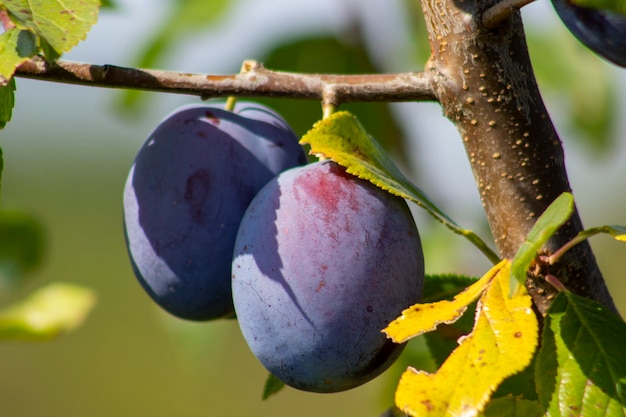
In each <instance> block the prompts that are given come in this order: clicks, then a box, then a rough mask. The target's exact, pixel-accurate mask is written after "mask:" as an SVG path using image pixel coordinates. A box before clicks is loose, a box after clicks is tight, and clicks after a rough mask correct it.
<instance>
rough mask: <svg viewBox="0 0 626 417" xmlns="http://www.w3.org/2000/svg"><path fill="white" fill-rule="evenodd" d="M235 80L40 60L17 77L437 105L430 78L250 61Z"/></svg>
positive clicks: (27, 65) (241, 94)
mask: <svg viewBox="0 0 626 417" xmlns="http://www.w3.org/2000/svg"><path fill="white" fill-rule="evenodd" d="M244 66H245V70H244V71H243V72H242V73H240V74H236V75H208V74H190V73H179V72H170V71H159V70H147V69H135V68H124V67H118V66H113V65H91V64H83V63H76V62H66V61H57V62H54V63H49V62H46V61H44V60H43V59H41V58H36V59H31V60H29V61H27V62H25V63H24V64H22V65H20V67H19V68H18V69H17V71H16V73H15V75H16V76H18V77H25V78H32V79H37V80H43V81H53V82H61V83H69V84H80V85H88V86H93V87H107V88H124V89H138V90H147V91H155V92H165V93H176V94H189V95H196V96H201V97H203V98H209V97H226V96H238V97H252V96H266V97H270V96H271V97H283V98H287V97H288V98H299V99H311V100H320V101H324V102H325V103H327V104H332V105H339V104H340V103H346V102H357V101H359V102H365V101H386V102H399V101H432V100H435V99H436V98H435V92H434V90H433V87H432V85H431V81H430V79H429V78H428V75H427V73H422V72H406V73H398V74H363V75H330V74H298V73H290V72H280V71H270V70H268V69H266V68H264V67H263V65H262V64H260V63H257V62H255V61H246V63H244Z"/></svg>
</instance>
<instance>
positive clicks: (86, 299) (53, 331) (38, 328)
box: [0, 283, 96, 341]
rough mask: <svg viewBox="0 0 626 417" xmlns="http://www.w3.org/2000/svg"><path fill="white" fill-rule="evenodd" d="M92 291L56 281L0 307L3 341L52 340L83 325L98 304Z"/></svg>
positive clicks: (0, 331)
mask: <svg viewBox="0 0 626 417" xmlns="http://www.w3.org/2000/svg"><path fill="white" fill-rule="evenodd" d="M95 301H96V298H95V294H94V293H93V291H92V290H90V289H87V288H84V287H81V286H78V285H73V284H65V283H53V284H48V285H47V286H45V287H42V288H40V289H38V290H37V291H35V292H34V293H33V294H31V295H30V296H29V297H28V298H27V299H25V300H23V301H20V302H19V303H17V304H14V305H11V306H9V307H7V308H4V309H2V310H0V340H32V341H40V340H49V339H51V338H54V337H56V336H59V335H61V334H65V333H68V332H70V331H72V330H74V329H76V328H77V327H78V326H80V325H81V324H82V323H83V321H84V320H85V318H86V317H87V315H88V313H89V312H90V311H91V309H92V308H93V307H94V305H95Z"/></svg>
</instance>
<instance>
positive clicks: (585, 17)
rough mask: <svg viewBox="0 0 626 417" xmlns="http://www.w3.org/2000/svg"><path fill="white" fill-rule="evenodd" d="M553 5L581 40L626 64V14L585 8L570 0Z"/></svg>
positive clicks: (597, 51)
mask: <svg viewBox="0 0 626 417" xmlns="http://www.w3.org/2000/svg"><path fill="white" fill-rule="evenodd" d="M552 4H553V6H554V9H555V10H556V12H557V14H558V15H559V17H560V18H561V20H562V21H563V23H564V24H565V26H567V28H568V29H569V30H570V32H572V34H574V36H576V38H578V40H579V41H581V42H582V43H583V44H585V45H587V47H588V48H589V49H591V50H592V51H594V52H595V53H597V54H598V55H600V56H602V57H604V58H605V59H607V60H609V61H611V62H613V63H614V64H616V65H619V66H622V67H626V16H624V15H622V14H619V13H616V12H612V11H609V10H596V9H591V8H587V7H581V6H578V5H576V4H573V3H572V2H571V1H570V0H552Z"/></svg>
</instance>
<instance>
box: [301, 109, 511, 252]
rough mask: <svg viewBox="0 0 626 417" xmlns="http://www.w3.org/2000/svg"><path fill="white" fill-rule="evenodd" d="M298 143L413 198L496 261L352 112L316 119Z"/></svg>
mask: <svg viewBox="0 0 626 417" xmlns="http://www.w3.org/2000/svg"><path fill="white" fill-rule="evenodd" d="M300 142H301V143H302V144H305V145H310V146H311V153H312V154H315V155H318V156H320V155H321V156H323V157H325V158H330V159H332V160H333V161H335V162H337V163H338V164H339V165H341V166H343V167H345V168H346V171H347V172H349V173H350V174H352V175H355V176H357V177H359V178H363V179H365V180H368V181H370V182H372V183H373V184H374V185H376V186H378V187H380V188H382V189H383V190H386V191H387V192H389V193H391V194H394V195H396V196H399V197H402V198H406V199H408V200H411V201H413V202H414V203H416V204H417V205H419V206H420V207H422V208H424V209H425V210H426V211H427V212H428V213H430V214H431V215H432V216H433V217H434V218H435V219H437V220H439V221H440V222H441V223H443V224H444V225H445V226H447V227H448V228H449V229H450V230H452V231H454V232H455V233H458V234H460V235H462V236H464V237H465V238H467V239H468V240H469V241H470V242H472V243H473V244H474V245H475V246H476V247H477V248H478V249H480V250H481V252H483V253H484V254H485V255H486V256H487V257H488V258H489V259H490V260H491V261H492V262H494V263H497V262H499V257H498V255H496V254H495V252H493V250H492V249H490V248H489V246H488V245H487V244H486V243H485V242H484V241H483V240H482V239H480V237H478V235H476V234H475V233H474V232H473V231H471V230H467V229H463V228H461V227H459V226H458V225H457V224H456V223H455V222H454V221H453V220H452V219H450V217H448V216H447V215H446V214H445V213H444V212H443V211H442V210H441V209H440V208H439V207H437V206H436V205H435V204H434V203H433V202H432V201H431V200H430V198H428V197H427V196H426V194H425V193H424V192H423V191H422V190H420V189H419V188H418V187H417V186H416V185H414V184H413V183H411V181H409V180H408V179H407V178H406V177H405V176H404V174H403V173H402V172H401V171H400V169H398V167H397V166H396V165H395V164H394V162H393V161H392V160H391V158H389V156H388V155H387V154H386V153H385V151H384V149H383V148H382V147H381V146H380V144H379V143H378V142H376V140H374V139H373V138H372V137H370V136H369V135H368V134H367V132H366V131H365V129H364V128H363V126H362V125H361V124H360V123H359V121H358V120H357V118H356V117H355V116H354V115H353V114H351V113H349V112H346V111H340V112H337V113H334V114H332V115H331V116H329V117H327V118H325V119H323V120H320V121H318V122H317V123H315V124H314V125H313V128H312V129H311V130H309V131H308V132H307V133H306V134H305V135H304V136H303V137H302V139H301V141H300Z"/></svg>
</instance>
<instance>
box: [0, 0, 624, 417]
mask: <svg viewBox="0 0 626 417" xmlns="http://www.w3.org/2000/svg"><path fill="white" fill-rule="evenodd" d="M218 3H219V7H215V8H212V9H210V10H209V9H207V8H206V7H203V6H204V5H205V4H206V3H205V2H202V1H198V0H184V1H182V0H181V1H175V0H167V1H166V0H160V1H158V2H154V1H147V0H145V1H121V0H118V1H116V2H115V5H114V8H113V9H112V10H111V11H107V12H104V13H102V14H101V16H100V18H99V22H98V24H97V25H96V26H95V27H94V29H93V31H92V32H91V33H90V34H89V36H88V38H87V39H86V41H84V42H82V43H81V44H80V45H79V47H78V48H77V49H75V50H73V51H72V52H71V53H70V54H68V55H67V56H66V57H65V58H67V59H74V60H79V61H86V62H93V63H110V64H119V65H126V66H133V65H137V66H148V67H157V68H164V69H174V70H183V71H196V72H209V73H219V72H229V73H233V72H237V71H238V68H239V66H240V64H241V61H242V60H243V59H247V58H254V59H258V60H259V61H262V62H265V63H266V66H267V67H269V68H276V69H281V70H294V71H305V72H341V73H349V72H375V71H405V70H414V69H419V68H421V67H422V66H423V62H424V58H425V56H426V55H427V45H426V43H425V39H426V38H425V35H424V33H423V27H422V22H421V20H420V19H421V17H420V16H419V14H418V12H417V10H418V9H419V7H418V2H417V1H416V0H415V1H410V0H406V1H404V2H402V1H399V0H398V1H396V2H393V6H389V2H384V1H373V2H371V3H368V5H370V6H371V7H369V8H367V9H365V8H361V7H359V4H360V2H358V1H347V0H346V1H330V0H327V1H324V2H308V1H307V2H298V5H297V7H294V6H293V3H294V2H291V3H290V2H287V1H277V0H276V1H270V0H263V1H259V0H256V1H251V0H247V1H245V0H238V1H235V0H230V1H221V2H215V4H218ZM290 4H291V5H290ZM198 8H201V9H202V10H199V9H198ZM527 9H528V10H527V12H526V11H525V13H526V16H527V22H528V23H527V24H526V27H527V30H528V37H529V42H530V48H531V56H532V58H533V64H534V65H535V67H536V69H537V71H538V78H539V82H540V84H541V87H542V91H544V97H545V99H546V101H547V103H548V108H549V110H550V112H551V114H552V115H553V116H554V120H555V123H556V124H557V127H558V128H559V131H560V132H561V134H562V139H563V140H564V141H565V148H566V157H567V159H566V162H567V163H568V168H569V172H570V176H571V182H572V185H573V187H574V191H575V193H576V196H577V203H578V206H579V209H580V210H581V215H582V217H583V219H584V220H585V223H586V224H588V225H594V224H606V223H615V224H626V215H625V214H624V211H623V210H622V209H620V207H621V206H622V204H620V203H621V202H623V201H624V198H623V196H622V193H621V192H620V191H621V190H623V187H624V185H623V178H625V175H626V172H625V170H626V169H625V168H623V167H625V166H626V164H624V159H626V152H625V151H626V147H625V146H624V145H623V142H624V141H623V140H621V137H620V135H619V133H618V132H625V131H626V126H625V125H624V123H625V122H624V117H622V116H623V114H624V105H623V104H624V101H623V98H622V97H623V95H624V94H623V92H624V91H626V88H625V83H624V78H623V74H619V73H618V72H617V70H615V69H614V68H613V67H611V66H609V65H608V64H606V63H605V62H602V61H601V60H600V59H599V58H597V57H595V56H593V55H592V54H591V53H590V52H588V51H587V50H586V49H584V47H582V46H580V45H579V44H578V43H577V42H576V41H575V40H574V39H573V38H572V37H571V35H570V34H569V33H568V32H567V31H566V30H565V29H564V28H563V27H562V26H561V25H560V23H559V22H558V21H557V19H556V17H555V16H554V15H553V13H552V11H551V10H550V6H549V4H547V3H545V4H544V2H542V1H540V2H538V3H537V4H533V5H531V6H529V7H528V8H527ZM390 10H391V11H390ZM207 13H209V14H207ZM416 13H417V14H416ZM551 13H552V14H551ZM189 19H192V20H189ZM307 22H314V23H307ZM414 39H417V40H418V42H415V43H413V42H412V41H413V40H414ZM111 45H119V46H117V47H111ZM546 57H548V58H549V59H546ZM620 77H621V78H620ZM582 80H584V81H585V82H582ZM17 81H18V83H17V88H18V90H17V95H16V108H15V110H14V116H13V117H14V118H13V120H12V121H11V123H9V124H8V125H7V127H6V129H5V130H3V131H2V132H0V141H1V145H2V147H3V151H4V158H5V169H4V172H3V188H2V200H1V202H2V207H4V209H6V210H19V211H22V212H26V213H29V214H31V215H33V216H35V218H36V219H38V221H39V223H40V224H41V227H42V229H43V233H44V236H45V237H44V239H45V252H44V255H43V256H44V257H43V260H42V263H43V265H42V266H41V267H39V268H38V269H36V270H35V271H29V274H27V277H28V279H29V280H28V281H26V282H23V283H22V284H21V285H18V286H16V287H14V289H13V290H11V291H9V290H6V291H4V292H3V293H2V296H1V298H0V301H1V302H2V305H6V304H9V303H10V302H11V301H15V300H19V299H21V298H22V297H23V296H24V295H25V294H28V293H30V292H31V291H32V290H33V289H34V288H37V287H39V286H41V285H43V284H45V283H48V282H51V281H56V280H63V281H70V282H75V283H80V284H84V285H87V286H89V287H91V288H93V289H95V290H96V292H97V295H98V307H97V308H96V309H95V310H94V312H93V313H92V315H91V317H90V318H89V319H88V321H87V323H86V325H85V326H84V327H83V328H81V329H80V330H78V331H77V332H76V333H73V334H71V335H69V336H66V337H64V338H61V339H58V340H55V341H52V342H48V343H46V344H27V343H21V342H15V343H5V344H2V345H0V369H2V371H3V374H4V375H5V378H2V379H1V380H0V401H1V402H2V407H3V412H4V413H5V414H6V415H11V416H17V417H20V416H33V415H41V416H61V415H63V416H83V415H90V416H110V415H112V414H114V413H116V414H122V415H151V416H170V415H185V416H195V415H198V416H199V415H207V414H219V415H223V416H240V415H244V414H251V413H255V414H260V415H273V416H277V415H292V413H293V409H294V408H293V407H298V409H299V412H298V414H299V415H302V416H309V415H310V416H319V415H320V414H331V415H339V414H343V413H346V412H349V413H350V414H352V415H378V414H380V412H381V411H382V410H384V409H386V408H387V407H388V406H389V405H390V404H391V401H392V392H393V389H394V387H395V383H396V381H397V379H398V376H399V374H400V373H401V371H402V370H403V369H404V367H405V365H404V364H405V363H406V362H411V363H412V364H413V365H415V364H416V361H420V360H421V361H422V363H425V365H426V367H427V368H428V367H429V365H428V363H429V362H428V359H427V358H424V357H423V355H424V354H423V351H422V350H421V349H420V346H422V345H423V344H424V343H425V342H424V341H423V340H421V339H420V338H418V339H417V340H415V341H413V342H411V349H409V350H408V351H407V353H406V354H405V355H404V356H403V358H402V360H401V361H400V363H399V364H398V366H396V367H395V368H394V369H393V370H391V371H390V372H388V373H387V374H386V375H385V376H384V377H382V378H379V379H378V380H376V381H374V382H372V383H370V384H367V385H365V386H363V387H361V388H358V389H356V390H352V391H349V392H346V393H341V394H335V395H327V396H321V397H320V396H319V395H316V394H307V393H301V392H297V391H295V390H291V389H287V390H285V391H284V392H282V393H281V394H280V395H278V396H277V397H274V398H272V399H271V400H269V401H267V402H262V401H261V400H260V397H261V390H262V385H263V382H264V379H265V376H266V372H265V371H264V370H263V369H262V368H261V366H260V365H259V364H258V363H257V361H256V360H255V359H254V358H253V357H252V355H251V354H250V353H249V352H248V350H247V348H246V346H245V343H244V342H243V340H242V338H241V336H240V334H239V330H238V328H237V325H236V323H234V322H227V321H223V322H217V323H209V324H192V323H185V322H181V321H179V320H176V319H173V318H171V317H169V316H167V315H166V314H165V313H163V312H162V311H160V310H159V309H158V308H157V307H156V306H154V305H153V303H152V302H151V301H150V300H149V299H148V298H147V297H146V296H145V294H143V292H142V290H141V289H140V288H139V286H138V285H137V283H136V282H135V280H134V277H133V276H132V272H131V269H130V265H129V263H128V260H127V256H126V253H125V252H124V245H123V234H122V230H121V192H122V187H123V182H124V179H125V176H126V174H127V171H128V168H129V167H130V164H131V162H132V158H133V157H134V155H135V153H136V151H137V149H138V148H139V146H140V144H141V143H142V142H143V140H145V137H146V136H147V135H148V134H149V132H150V131H151V130H152V128H153V127H154V126H155V125H156V124H157V123H158V121H159V120H160V119H161V118H162V117H163V115H164V114H165V113H167V112H169V111H170V110H171V109H172V108H173V107H175V106H176V105H178V104H181V103H187V102H190V101H195V99H193V98H188V97H169V96H168V97H166V96H164V95H156V94H141V95H137V94H136V93H125V92H112V91H102V90H96V89H87V88H84V87H73V86H66V85H47V84H45V83H41V82H34V81H28V80H23V79H19V80H17ZM592 91H593V94H591V93H590V92H592ZM60 102H62V103H63V106H59V103H60ZM268 103H269V104H270V105H272V106H274V107H275V108H276V109H277V110H279V111H280V112H281V113H283V114H284V115H285V117H286V118H287V119H288V120H289V122H290V123H291V124H292V125H293V126H294V128H295V129H296V131H297V132H298V133H300V134H301V133H304V131H305V130H307V129H308V128H309V127H310V126H311V124H312V123H313V122H314V121H315V120H317V119H319V117H320V115H321V113H320V109H319V105H318V104H317V103H312V102H311V103H310V102H303V101H292V100H280V101H278V100H273V101H268ZM346 109H350V110H351V111H353V112H354V113H355V114H357V115H358V116H359V118H360V120H361V121H362V122H363V123H364V124H365V125H366V128H367V130H368V131H369V132H370V133H371V134H373V135H374V136H375V137H377V138H378V139H379V140H380V141H381V142H383V143H384V144H385V146H387V147H388V149H391V150H392V153H393V154H394V155H395V156H396V157H397V158H398V160H399V161H400V163H401V166H402V167H403V168H404V169H405V170H406V171H407V172H408V173H410V175H411V176H412V177H413V178H415V179H416V180H415V181H416V182H417V183H418V184H420V186H422V187H423V188H424V189H426V191H427V192H428V193H429V194H430V195H431V196H432V197H433V198H434V199H435V200H436V201H438V202H440V203H441V205H442V206H443V207H444V208H445V209H446V211H447V212H448V213H450V214H451V215H452V217H453V218H454V219H456V220H457V221H458V222H459V223H461V224H462V225H463V226H466V227H470V228H473V229H474V230H476V231H478V232H479V234H481V235H482V236H488V235H487V229H486V227H485V225H484V220H483V218H482V215H481V208H480V202H479V200H478V196H477V195H476V191H475V187H474V184H473V180H472V178H471V173H470V171H469V168H468V166H467V162H466V160H465V156H464V155H463V151H462V150H461V146H460V143H459V139H458V135H457V133H456V131H455V130H454V128H453V127H452V126H451V125H450V124H449V123H448V122H447V121H446V120H445V119H443V117H442V116H441V111H440V109H439V108H438V106H436V105H431V104H396V105H393V106H388V105H382V104H359V105H353V106H346ZM620 200H621V201H620ZM417 220H418V222H419V226H420V231H421V233H422V239H423V240H424V242H425V244H426V247H425V251H426V254H425V257H426V259H427V265H426V268H427V271H428V272H430V273H449V272H457V273H460V272H463V273H468V272H471V273H474V274H476V275H482V273H483V272H484V271H486V269H487V268H486V266H487V265H488V263H487V261H486V260H484V259H483V257H482V255H480V254H479V253H478V252H477V251H476V250H475V249H474V248H473V247H471V246H469V245H468V244H467V243H465V242H464V241H463V240H462V239H461V238H459V237H456V236H454V235H452V234H451V233H448V232H446V231H445V229H444V228H443V227H441V226H439V225H434V224H432V223H431V221H430V219H429V218H428V217H426V216H424V215H423V214H422V213H421V212H418V213H417ZM592 244H593V245H594V247H595V248H596V255H597V256H598V258H599V260H600V264H601V267H602V268H603V271H604V273H605V275H606V278H607V280H608V281H609V287H610V288H611V290H612V291H613V294H614V296H615V298H616V300H617V303H618V306H619V307H620V309H621V311H622V312H625V311H626V294H625V292H626V287H624V286H623V285H624V284H621V283H620V281H623V280H622V279H621V268H620V265H619V263H618V262H617V261H615V260H616V259H620V258H619V256H620V253H623V252H620V251H623V250H624V249H623V247H621V246H620V245H616V244H614V243H612V242H611V241H610V239H606V240H605V239H602V238H598V239H597V240H594V241H593V242H592ZM430 367H431V369H432V365H430ZM381 391H382V394H381ZM34 398H36V401H35V400H34ZM242 398H246V401H242V400H241V399H242ZM257 399H258V400H257Z"/></svg>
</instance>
